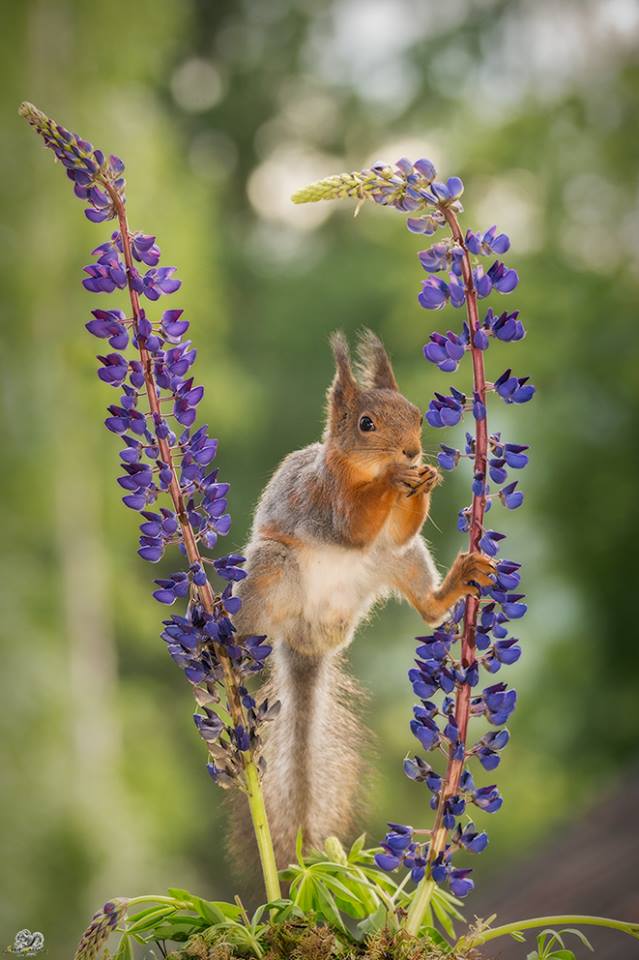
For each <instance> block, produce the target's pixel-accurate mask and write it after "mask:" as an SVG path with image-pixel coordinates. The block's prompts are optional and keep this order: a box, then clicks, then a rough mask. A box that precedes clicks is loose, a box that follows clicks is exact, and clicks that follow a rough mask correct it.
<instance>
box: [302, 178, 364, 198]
mask: <svg viewBox="0 0 639 960" xmlns="http://www.w3.org/2000/svg"><path fill="white" fill-rule="evenodd" d="M362 185H363V178H362V174H361V173H336V174H333V176H331V177H324V179H323V180H317V181H316V182H315V183H310V184H309V185H308V186H306V187H302V188H301V189H300V190H296V191H295V193H294V194H293V196H292V197H291V200H292V201H293V203H316V202H317V201H318V200H342V199H343V198H344V197H352V196H359V193H360V190H361V188H362Z"/></svg>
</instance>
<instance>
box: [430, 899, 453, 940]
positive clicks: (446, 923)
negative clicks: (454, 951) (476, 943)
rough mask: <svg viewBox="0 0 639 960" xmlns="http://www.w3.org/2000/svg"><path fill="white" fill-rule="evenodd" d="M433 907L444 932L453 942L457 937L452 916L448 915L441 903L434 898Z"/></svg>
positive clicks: (432, 900)
mask: <svg viewBox="0 0 639 960" xmlns="http://www.w3.org/2000/svg"><path fill="white" fill-rule="evenodd" d="M431 906H432V908H433V913H434V914H435V917H436V918H437V920H438V921H439V923H440V924H441V926H442V928H443V930H444V931H445V932H446V933H447V934H448V936H449V937H450V938H451V940H453V939H454V937H455V927H454V926H453V921H452V920H451V917H450V914H449V913H447V911H446V909H445V907H444V906H443V905H442V903H441V901H439V900H436V899H435V898H434V897H433V898H432V899H431Z"/></svg>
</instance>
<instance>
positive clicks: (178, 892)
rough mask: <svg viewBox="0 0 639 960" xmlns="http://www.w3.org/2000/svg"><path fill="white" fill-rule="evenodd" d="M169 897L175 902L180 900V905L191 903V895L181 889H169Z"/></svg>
mask: <svg viewBox="0 0 639 960" xmlns="http://www.w3.org/2000/svg"><path fill="white" fill-rule="evenodd" d="M168 892H169V896H170V897H175V899H176V900H180V901H181V902H182V903H184V904H187V903H193V894H192V893H189V891H188V890H183V889H182V888H181V887H169V891H168Z"/></svg>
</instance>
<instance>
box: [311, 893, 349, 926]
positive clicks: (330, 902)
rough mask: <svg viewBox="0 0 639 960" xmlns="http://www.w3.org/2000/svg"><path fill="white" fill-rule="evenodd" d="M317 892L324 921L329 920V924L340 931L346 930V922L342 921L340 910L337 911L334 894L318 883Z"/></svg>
mask: <svg viewBox="0 0 639 960" xmlns="http://www.w3.org/2000/svg"><path fill="white" fill-rule="evenodd" d="M315 889H316V892H317V903H318V906H319V911H320V913H321V915H322V917H323V919H324V920H327V921H328V923H329V924H331V925H332V926H334V927H337V928H338V929H339V930H344V931H345V930H346V927H345V926H344V921H343V920H342V918H341V916H340V913H339V910H338V909H337V904H336V903H335V899H334V897H333V894H332V893H331V892H330V891H329V890H327V889H326V887H325V886H324V885H323V884H321V883H318V884H316V885H315Z"/></svg>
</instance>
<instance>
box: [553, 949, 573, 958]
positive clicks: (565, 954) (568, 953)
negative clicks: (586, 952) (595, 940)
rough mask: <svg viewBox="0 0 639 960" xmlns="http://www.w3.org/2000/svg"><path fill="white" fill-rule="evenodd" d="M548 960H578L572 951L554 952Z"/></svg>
mask: <svg viewBox="0 0 639 960" xmlns="http://www.w3.org/2000/svg"><path fill="white" fill-rule="evenodd" d="M548 960H576V957H575V955H574V953H573V952H572V950H553V952H552V953H551V954H550V955H549V957H548Z"/></svg>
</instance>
